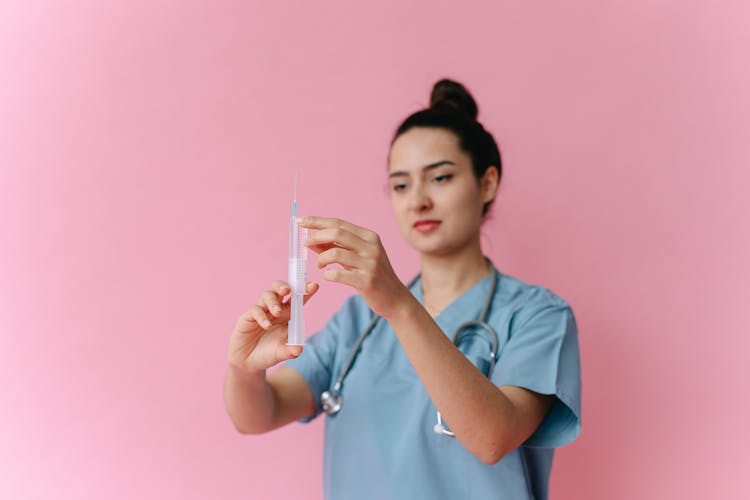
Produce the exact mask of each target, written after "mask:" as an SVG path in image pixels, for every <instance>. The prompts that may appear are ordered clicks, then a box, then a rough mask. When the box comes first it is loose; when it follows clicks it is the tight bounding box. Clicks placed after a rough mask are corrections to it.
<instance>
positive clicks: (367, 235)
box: [297, 215, 377, 242]
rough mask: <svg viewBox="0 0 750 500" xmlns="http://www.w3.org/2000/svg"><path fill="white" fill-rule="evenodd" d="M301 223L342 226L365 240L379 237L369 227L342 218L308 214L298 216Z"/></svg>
mask: <svg viewBox="0 0 750 500" xmlns="http://www.w3.org/2000/svg"><path fill="white" fill-rule="evenodd" d="M297 220H299V222H298V223H297V224H299V225H300V226H302V227H306V228H309V229H327V228H334V227H342V228H344V229H346V230H347V231H350V232H352V233H354V234H356V235H357V236H359V237H360V238H362V239H363V240H365V241H369V242H374V240H375V239H377V235H376V234H375V233H373V232H372V231H370V230H369V229H365V228H363V227H360V226H357V225H355V224H352V223H351V222H347V221H345V220H341V219H334V218H331V217H316V216H313V215H308V216H307V217H298V219H297Z"/></svg>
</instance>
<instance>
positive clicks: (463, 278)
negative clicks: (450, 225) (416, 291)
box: [421, 240, 490, 309]
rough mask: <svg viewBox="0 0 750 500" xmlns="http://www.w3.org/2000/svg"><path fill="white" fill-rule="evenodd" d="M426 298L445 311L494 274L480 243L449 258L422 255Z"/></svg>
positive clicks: (424, 295)
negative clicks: (449, 305) (459, 297)
mask: <svg viewBox="0 0 750 500" xmlns="http://www.w3.org/2000/svg"><path fill="white" fill-rule="evenodd" d="M421 268H422V278H421V281H422V298H423V299H424V300H425V301H429V302H430V304H431V305H432V307H433V309H434V308H439V309H442V308H443V307H445V306H447V305H448V304H449V303H450V302H452V301H453V299H455V298H456V297H458V296H459V295H461V294H462V293H463V292H465V291H466V290H468V289H470V288H471V287H472V286H474V285H475V284H477V283H478V282H479V281H481V280H482V278H484V277H486V276H487V275H488V274H489V273H490V266H489V264H488V263H487V260H486V259H485V257H484V254H483V253H482V248H481V246H480V244H479V241H478V240H477V241H476V242H474V244H472V245H468V246H467V247H465V248H464V249H462V250H460V251H458V252H456V253H452V254H447V255H422V259H421Z"/></svg>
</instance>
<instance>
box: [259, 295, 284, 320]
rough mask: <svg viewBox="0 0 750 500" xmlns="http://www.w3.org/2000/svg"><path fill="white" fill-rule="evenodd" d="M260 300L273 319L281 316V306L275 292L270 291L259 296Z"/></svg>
mask: <svg viewBox="0 0 750 500" xmlns="http://www.w3.org/2000/svg"><path fill="white" fill-rule="evenodd" d="M260 300H261V301H262V302H263V305H264V306H265V307H266V309H267V310H268V311H270V312H271V314H272V315H273V316H274V317H276V318H278V317H279V316H280V315H281V304H280V303H279V296H278V295H277V294H276V292H273V291H271V290H268V291H265V292H263V293H262V294H261V295H260Z"/></svg>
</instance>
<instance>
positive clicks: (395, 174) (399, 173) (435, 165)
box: [388, 160, 455, 179]
mask: <svg viewBox="0 0 750 500" xmlns="http://www.w3.org/2000/svg"><path fill="white" fill-rule="evenodd" d="M443 165H455V163H453V162H452V161H450V160H440V161H436V162H435V163H430V164H429V165H425V166H424V167H422V171H427V170H432V169H433V168H438V167H442V166H443ZM408 175H409V172H406V171H405V170H398V171H396V172H391V173H390V174H388V178H389V179H390V178H391V177H403V176H408Z"/></svg>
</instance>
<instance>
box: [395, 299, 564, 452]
mask: <svg viewBox="0 0 750 500" xmlns="http://www.w3.org/2000/svg"><path fill="white" fill-rule="evenodd" d="M399 303H400V304H402V306H401V307H399V308H398V309H396V310H395V311H394V313H393V314H392V315H391V316H390V317H388V318H386V319H387V320H388V322H389V323H390V325H391V327H392V328H393V330H394V331H395V332H396V335H397V336H398V339H399V341H400V342H401V346H402V347H403V349H404V352H405V353H406V355H407V357H408V358H409V361H411V364H412V366H413V367H414V370H415V371H416V372H417V375H418V376H419V378H420V380H421V381H422V383H423V384H424V386H425V388H426V389H427V393H428V394H429V395H430V398H431V399H432V401H433V403H434V404H435V407H436V408H437V409H439V410H440V412H441V414H442V417H443V419H444V420H445V422H446V423H447V424H448V426H449V427H450V429H451V431H453V433H454V434H455V435H456V439H458V440H459V441H460V442H461V444H463V445H464V447H465V448H466V449H467V450H469V452H471V453H472V454H473V455H475V456H476V457H477V458H479V459H480V460H481V461H482V462H484V463H487V464H494V463H496V462H498V461H499V460H500V459H501V458H503V457H504V456H505V455H506V454H508V453H509V452H511V451H513V450H514V449H516V448H517V447H518V446H520V445H521V444H522V443H523V442H524V441H526V440H527V439H528V438H529V437H530V436H531V435H532V434H533V433H534V431H535V430H536V429H537V427H538V426H539V424H540V423H541V422H542V420H543V419H544V416H545V415H546V414H547V412H548V411H549V409H550V408H551V407H552V403H553V402H554V396H551V395H543V394H538V393H536V392H533V391H529V390H527V389H523V388H521V387H514V386H502V387H497V386H495V385H494V384H493V383H492V381H491V380H490V379H489V378H487V377H486V376H485V375H484V374H483V373H482V372H480V371H479V370H478V369H477V368H476V367H475V366H474V365H473V364H472V363H471V362H470V361H469V360H468V359H467V358H466V356H465V355H464V354H463V353H462V352H461V351H460V350H459V349H458V348H457V347H456V346H455V345H454V344H453V342H451V341H450V339H449V338H448V337H447V336H446V335H445V333H443V331H442V330H441V329H440V327H439V326H438V325H437V323H435V321H434V320H433V319H432V317H431V316H430V315H429V314H428V313H427V311H426V310H425V309H424V307H422V305H421V304H420V303H419V301H417V299H416V298H415V297H414V296H413V295H412V294H411V293H408V294H406V295H404V296H402V297H401V298H400V300H399Z"/></svg>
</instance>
